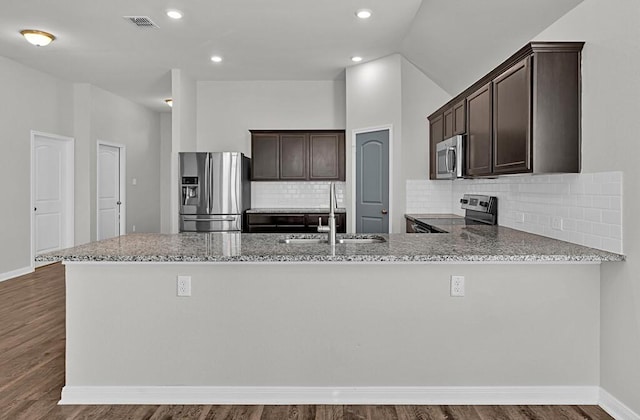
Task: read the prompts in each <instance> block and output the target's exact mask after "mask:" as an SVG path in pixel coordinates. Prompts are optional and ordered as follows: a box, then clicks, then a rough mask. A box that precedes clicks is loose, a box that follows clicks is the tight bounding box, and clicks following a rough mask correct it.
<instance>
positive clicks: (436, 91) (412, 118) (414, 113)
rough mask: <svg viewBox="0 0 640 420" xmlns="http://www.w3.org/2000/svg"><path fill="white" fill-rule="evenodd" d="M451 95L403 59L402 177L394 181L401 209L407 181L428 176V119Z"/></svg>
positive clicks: (398, 219) (401, 228)
mask: <svg viewBox="0 0 640 420" xmlns="http://www.w3.org/2000/svg"><path fill="white" fill-rule="evenodd" d="M450 99H451V95H449V94H448V93H447V92H445V91H444V90H443V89H442V88H441V87H440V86H438V85H436V84H435V83H434V82H433V81H432V80H431V79H429V78H428V77H427V76H425V74H424V73H422V71H420V70H419V69H418V68H417V67H416V66H414V65H413V64H412V63H411V62H409V61H408V60H407V59H405V58H404V57H403V58H402V139H401V146H402V151H401V153H400V156H399V157H398V159H397V162H398V169H399V175H400V176H399V177H397V182H394V188H395V190H396V191H397V193H396V194H395V201H396V202H397V203H398V206H400V205H402V204H404V203H406V193H407V191H406V188H405V184H406V181H407V180H408V179H414V178H428V177H429V122H428V120H427V116H428V115H429V114H431V113H432V112H433V111H435V110H436V109H438V108H439V107H441V106H442V104H443V103H446V102H447V101H449V100H450ZM401 203H402V204H401ZM404 213H406V208H404V209H403V208H400V209H399V211H397V212H396V216H395V218H396V224H397V225H398V226H399V228H398V230H397V232H404V229H405V224H404Z"/></svg>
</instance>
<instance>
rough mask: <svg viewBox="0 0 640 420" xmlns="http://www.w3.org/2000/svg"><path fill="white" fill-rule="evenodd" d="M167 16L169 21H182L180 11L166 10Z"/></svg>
mask: <svg viewBox="0 0 640 420" xmlns="http://www.w3.org/2000/svg"><path fill="white" fill-rule="evenodd" d="M167 16H169V17H170V18H171V19H182V12H181V11H180V10H175V9H172V10H167Z"/></svg>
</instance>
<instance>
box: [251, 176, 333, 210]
mask: <svg viewBox="0 0 640 420" xmlns="http://www.w3.org/2000/svg"><path fill="white" fill-rule="evenodd" d="M335 184H336V199H337V203H338V207H345V201H344V191H345V183H344V182H336V183H335ZM251 207H253V208H280V209H281V208H328V207H329V182H252V183H251Z"/></svg>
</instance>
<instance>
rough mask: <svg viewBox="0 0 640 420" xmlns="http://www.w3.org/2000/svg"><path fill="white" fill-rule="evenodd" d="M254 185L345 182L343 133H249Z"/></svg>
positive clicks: (299, 131)
mask: <svg viewBox="0 0 640 420" xmlns="http://www.w3.org/2000/svg"><path fill="white" fill-rule="evenodd" d="M250 131H251V167H252V176H251V179H252V180H253V181H344V180H345V138H344V130H250Z"/></svg>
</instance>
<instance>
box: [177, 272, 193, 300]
mask: <svg viewBox="0 0 640 420" xmlns="http://www.w3.org/2000/svg"><path fill="white" fill-rule="evenodd" d="M178 296H191V276H178Z"/></svg>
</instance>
